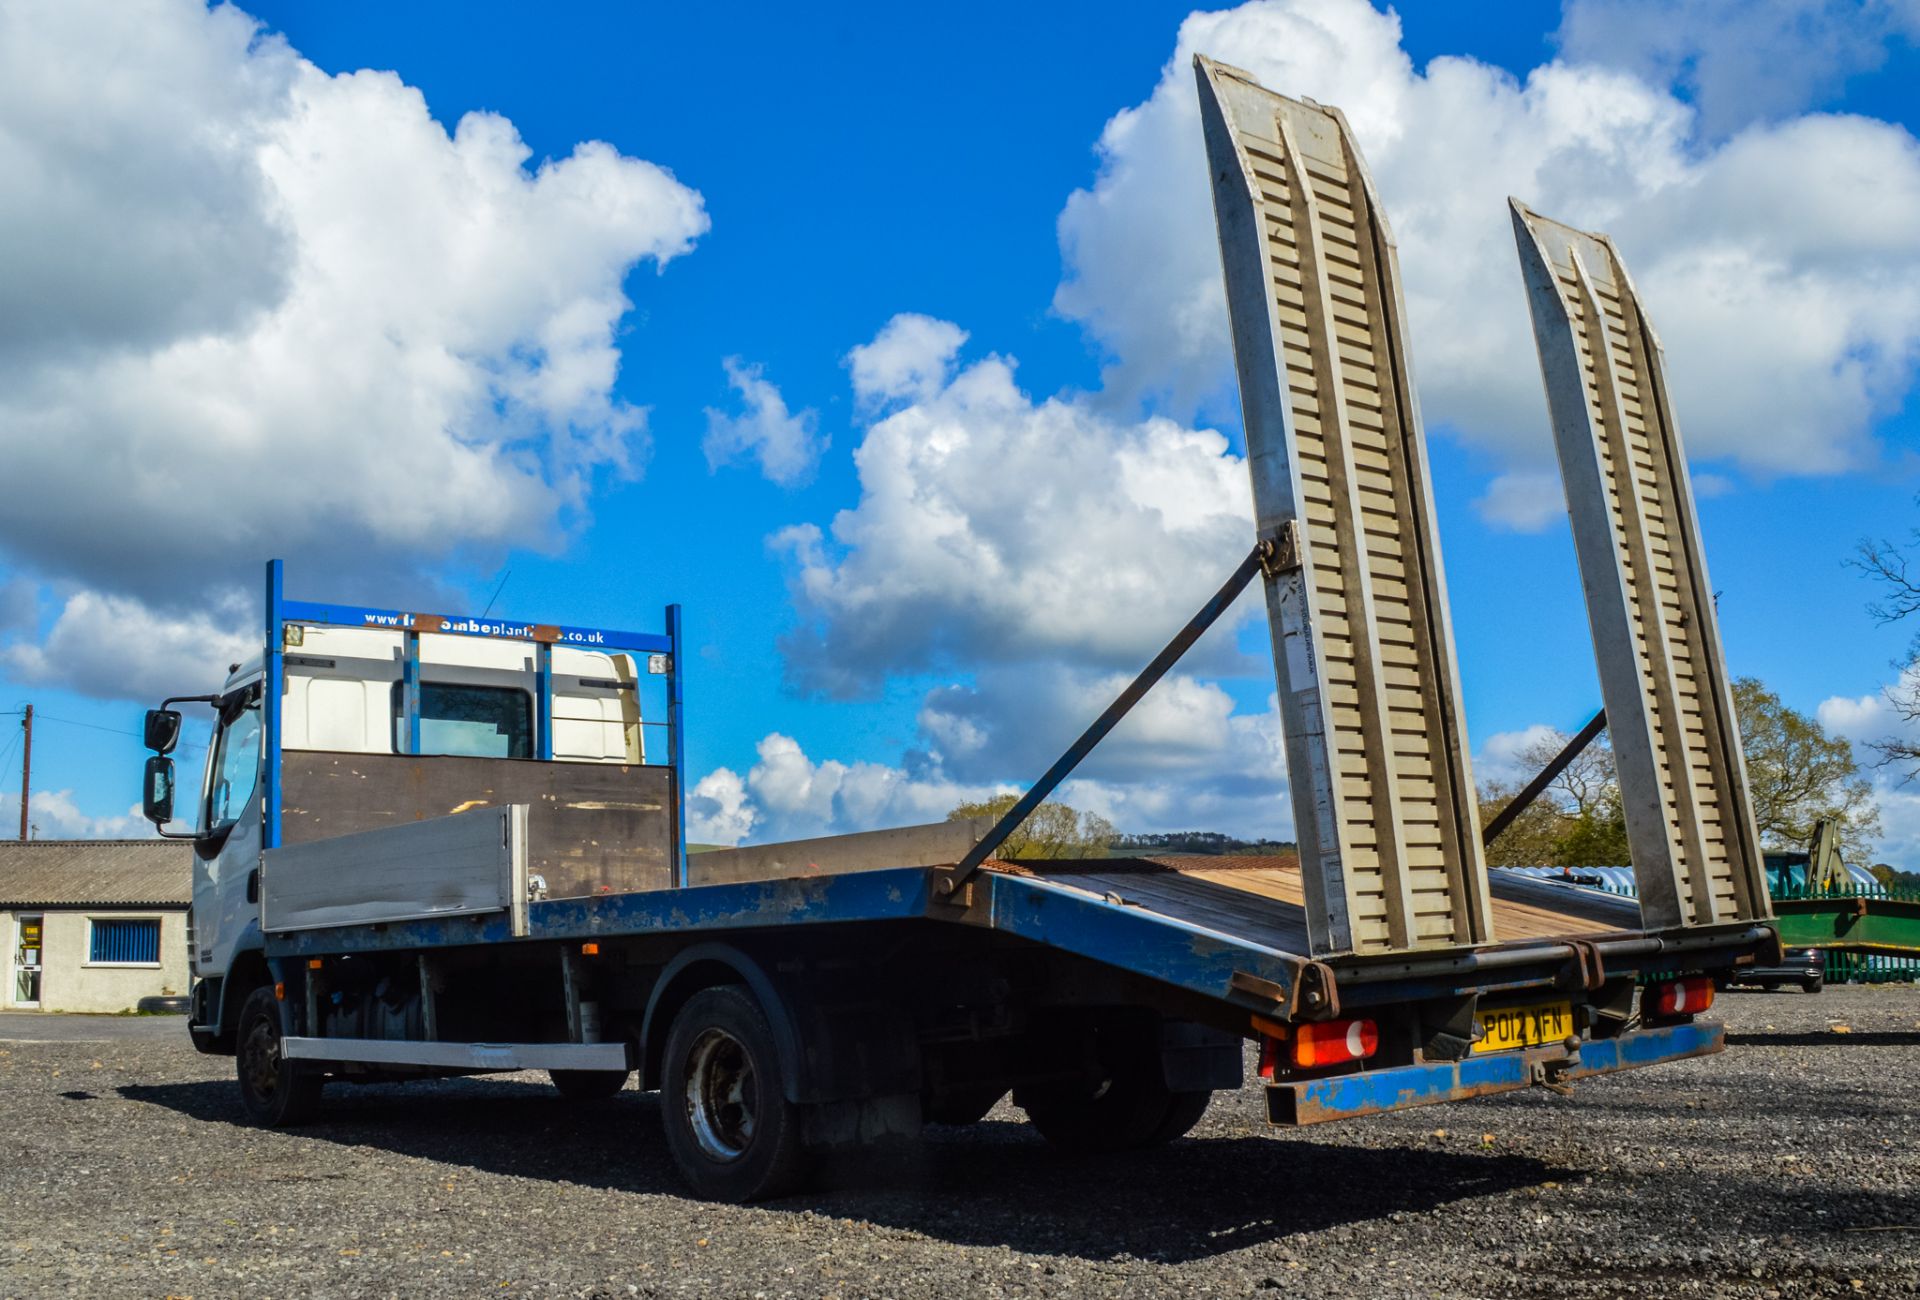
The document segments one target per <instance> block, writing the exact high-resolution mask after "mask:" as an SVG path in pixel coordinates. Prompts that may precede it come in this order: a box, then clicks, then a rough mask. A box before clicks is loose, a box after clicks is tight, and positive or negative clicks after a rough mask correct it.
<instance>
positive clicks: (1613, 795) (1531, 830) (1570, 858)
mask: <svg viewBox="0 0 1920 1300" xmlns="http://www.w3.org/2000/svg"><path fill="white" fill-rule="evenodd" d="M1571 739H1572V737H1571V736H1569V735H1568V734H1567V733H1566V732H1564V731H1549V732H1547V733H1545V734H1544V735H1542V736H1541V737H1540V738H1539V739H1537V740H1535V741H1533V742H1532V743H1531V744H1529V745H1528V746H1527V747H1526V748H1525V749H1523V750H1521V751H1520V753H1519V755H1518V756H1517V757H1518V759H1519V762H1520V764H1521V766H1522V767H1524V768H1525V769H1527V770H1528V771H1529V772H1536V771H1539V770H1541V769H1543V768H1545V767H1546V765H1547V764H1548V763H1550V762H1552V761H1553V759H1554V758H1555V757H1556V756H1557V755H1558V754H1559V753H1560V751H1561V750H1563V749H1565V748H1566V747H1567V742H1568V741H1569V740H1571ZM1521 784H1523V783H1522V782H1499V783H1489V784H1487V785H1483V786H1481V787H1480V816H1481V820H1482V824H1483V825H1484V824H1485V823H1486V822H1489V821H1491V820H1492V819H1493V817H1494V816H1495V815H1496V814H1498V813H1499V812H1500V811H1501V810H1503V809H1504V808H1506V806H1507V805H1508V804H1509V803H1511V802H1512V801H1513V797H1514V795H1515V794H1517V793H1518V792H1519V790H1520V786H1521ZM1628 861H1629V858H1628V854H1627V827H1626V819H1625V818H1624V817H1623V816H1622V815H1621V812H1620V779H1619V777H1618V776H1617V775H1616V774H1615V772H1614V766H1613V750H1612V748H1611V747H1610V746H1609V745H1608V744H1607V740H1606V737H1605V736H1600V737H1598V738H1596V739H1595V740H1594V741H1593V743H1592V744H1590V745H1588V746H1587V747H1586V748H1585V749H1583V750H1581V751H1580V753H1579V754H1577V755H1576V756H1575V757H1574V758H1573V760H1572V761H1571V762H1569V763H1568V764H1567V766H1566V769H1565V770H1564V771H1562V772H1561V773H1560V775H1559V776H1557V777H1555V778H1554V779H1553V782H1552V783H1551V784H1550V785H1548V786H1547V788H1546V789H1545V790H1543V791H1542V792H1541V793H1540V797H1539V798H1538V799H1536V800H1534V802H1533V803H1532V804H1531V805H1529V806H1528V808H1527V810H1526V811H1525V812H1523V813H1521V814H1520V815H1519V816H1518V817H1516V818H1515V819H1514V820H1513V823H1512V824H1511V825H1509V826H1508V827H1507V828H1506V829H1505V830H1504V831H1502V832H1501V833H1500V837H1499V838H1498V839H1496V840H1495V841H1494V842H1493V843H1492V844H1491V845H1489V846H1488V847H1487V865H1489V866H1494V867H1546V866H1556V867H1619V866H1625V865H1626V864H1627V862H1628Z"/></svg>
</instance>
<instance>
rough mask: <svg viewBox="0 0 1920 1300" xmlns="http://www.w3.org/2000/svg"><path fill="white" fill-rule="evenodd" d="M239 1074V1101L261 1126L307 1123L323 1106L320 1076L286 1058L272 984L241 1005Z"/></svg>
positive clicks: (237, 1054) (236, 1060) (237, 1052)
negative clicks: (321, 1104)
mask: <svg viewBox="0 0 1920 1300" xmlns="http://www.w3.org/2000/svg"><path fill="white" fill-rule="evenodd" d="M235 1038H236V1040H237V1041H236V1042H235V1049H236V1050H235V1052H234V1072H235V1075H236V1077H237V1078H238V1080H239V1082H240V1103H241V1105H243V1106H245V1107H246V1109H247V1114H248V1115H249V1116H250V1117H251V1118H252V1119H253V1121H254V1122H255V1123H257V1124H265V1125H266V1126H267V1127H268V1128H285V1127H287V1126H289V1125H293V1124H304V1123H306V1122H307V1121H308V1120H310V1119H312V1118H313V1117H314V1115H315V1114H316V1113H318V1111H319V1109H320V1087H321V1083H322V1082H323V1081H322V1079H321V1076H320V1075H319V1074H317V1073H313V1072H311V1071H310V1070H309V1069H308V1068H306V1067H303V1066H302V1065H301V1064H300V1063H299V1062H297V1061H292V1060H289V1059H288V1058H287V1055H286V1052H285V1051H284V1044H283V1043H282V1041H281V1034H280V1003H279V1000H278V999H276V998H275V997H274V996H273V990H272V989H270V988H258V989H255V990H254V991H253V992H252V993H249V994H248V995H247V1000H246V1002H244V1003H243V1004H241V1007H240V1021H239V1026H238V1032H237V1034H236V1035H235Z"/></svg>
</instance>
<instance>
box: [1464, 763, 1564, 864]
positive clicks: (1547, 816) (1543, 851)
mask: <svg viewBox="0 0 1920 1300" xmlns="http://www.w3.org/2000/svg"><path fill="white" fill-rule="evenodd" d="M1519 792H1520V783H1519V782H1518V781H1495V782H1488V783H1486V784H1483V785H1482V786H1481V787H1480V827H1481V829H1482V830H1483V831H1484V830H1485V829H1486V827H1487V825H1488V824H1489V823H1491V822H1492V821H1493V819H1494V818H1495V817H1497V816H1499V815H1500V814H1501V813H1503V812H1505V811H1506V810H1507V805H1508V804H1510V803H1512V802H1513V797H1514V796H1515V795H1516V794H1518V793H1519ZM1563 820H1564V819H1563V818H1562V817H1561V815H1560V810H1559V809H1558V808H1556V807H1555V806H1554V804H1553V801H1552V800H1551V799H1549V798H1545V797H1542V798H1539V799H1535V800H1534V801H1533V802H1532V803H1531V804H1528V805H1527V807H1526V810H1525V811H1523V812H1522V813H1521V814H1520V815H1519V816H1518V817H1515V818H1514V819H1513V821H1512V822H1511V823H1509V824H1508V826H1507V828H1506V829H1505V830H1503V831H1501V832H1500V836H1499V838H1498V839H1496V840H1494V842H1493V843H1491V844H1489V845H1487V865H1488V866H1490V867H1544V866H1548V865H1550V864H1551V863H1552V862H1553V850H1554V846H1555V845H1556V844H1557V843H1558V842H1559V840H1560V836H1561V833H1562V832H1563V830H1564V829H1565V827H1564V826H1563V825H1562V822H1563Z"/></svg>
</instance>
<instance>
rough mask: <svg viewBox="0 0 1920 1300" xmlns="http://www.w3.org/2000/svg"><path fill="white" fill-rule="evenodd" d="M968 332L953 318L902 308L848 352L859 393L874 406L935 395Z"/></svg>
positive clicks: (861, 399)
mask: <svg viewBox="0 0 1920 1300" xmlns="http://www.w3.org/2000/svg"><path fill="white" fill-rule="evenodd" d="M966 341H967V332H966V331H965V330H963V329H961V328H960V327H959V326H958V325H955V324H954V323H953V322H952V321H944V320H935V319H934V318H933V317H931V316H922V315H920V314H919V313H918V312H901V313H899V314H898V315H896V316H895V317H894V318H893V319H892V320H889V321H888V322H887V323H886V326H885V327H884V328H882V329H881V331H880V333H879V334H877V335H875V336H874V338H873V341H872V342H870V343H862V344H861V345H860V346H858V347H856V348H854V349H853V350H852V351H851V352H849V353H847V368H848V369H849V370H851V371H852V372H853V394H854V398H855V399H856V400H857V401H858V402H859V403H860V404H861V405H862V406H864V407H869V408H871V407H875V406H881V405H884V404H885V403H887V402H891V401H896V400H899V399H901V398H909V399H911V398H922V397H931V396H932V395H933V394H935V393H937V392H939V391H940V390H941V389H942V388H944V387H946V383H947V376H948V375H949V374H950V373H951V372H952V369H953V359H954V356H955V355H956V354H957V353H958V352H959V351H960V348H961V345H962V344H964V343H965V342H966Z"/></svg>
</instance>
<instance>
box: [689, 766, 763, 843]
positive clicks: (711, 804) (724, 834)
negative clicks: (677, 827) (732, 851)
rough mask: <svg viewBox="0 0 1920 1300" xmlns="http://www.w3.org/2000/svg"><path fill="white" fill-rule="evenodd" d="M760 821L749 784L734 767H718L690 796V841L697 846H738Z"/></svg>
mask: <svg viewBox="0 0 1920 1300" xmlns="http://www.w3.org/2000/svg"><path fill="white" fill-rule="evenodd" d="M758 820H759V814H758V812H757V811H756V810H755V809H754V807H753V805H752V803H751V802H750V801H749V797H748V795H747V785H746V782H744V781H742V780H741V779H740V774H739V773H738V772H735V771H734V770H733V769H732V768H727V767H717V768H715V769H714V770H713V771H711V772H709V773H707V774H706V775H705V776H703V777H701V778H700V779H699V780H698V781H697V782H695V783H694V787H693V789H692V790H691V791H689V792H688V794H687V838H688V839H689V840H691V841H693V842H694V843H696V844H738V843H739V842H740V841H741V840H744V839H746V838H747V837H748V836H749V835H751V834H752V833H753V827H754V823H755V822H757V821H758Z"/></svg>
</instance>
